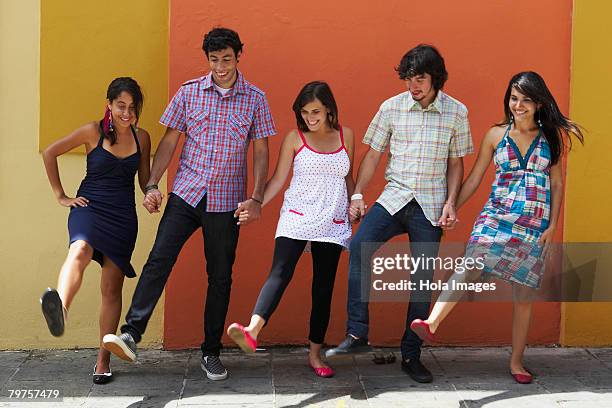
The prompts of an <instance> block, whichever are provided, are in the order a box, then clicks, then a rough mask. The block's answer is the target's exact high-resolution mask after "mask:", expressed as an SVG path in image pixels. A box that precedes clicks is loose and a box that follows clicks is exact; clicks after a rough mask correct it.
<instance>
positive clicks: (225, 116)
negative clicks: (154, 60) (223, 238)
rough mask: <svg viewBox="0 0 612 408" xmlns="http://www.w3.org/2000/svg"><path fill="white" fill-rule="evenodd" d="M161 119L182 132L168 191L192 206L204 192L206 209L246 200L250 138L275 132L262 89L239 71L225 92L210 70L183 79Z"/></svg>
mask: <svg viewBox="0 0 612 408" xmlns="http://www.w3.org/2000/svg"><path fill="white" fill-rule="evenodd" d="M160 123H161V124H162V125H164V126H167V127H169V128H172V129H176V130H179V131H181V132H183V133H184V134H185V144H184V146H183V151H182V152H181V157H180V162H179V167H178V171H177V173H176V177H175V178H174V185H173V187H172V192H173V193H174V194H176V195H178V196H179V197H181V198H182V199H183V200H185V201H186V202H187V203H188V204H189V205H191V206H192V207H196V206H197V205H198V203H199V202H200V200H202V198H203V197H204V195H207V201H206V211H210V212H226V211H232V210H235V209H236V207H237V204H238V202H240V201H244V200H245V198H246V181H247V167H246V164H247V157H246V154H247V151H248V149H249V142H250V140H251V139H253V140H255V139H260V138H264V137H269V136H272V135H274V134H276V130H275V127H274V121H273V119H272V115H271V114H270V108H269V106H268V101H267V99H266V96H265V94H264V92H263V91H261V90H259V89H258V88H257V87H255V86H254V85H252V84H250V83H249V82H247V81H246V80H245V79H244V78H243V76H242V74H241V73H240V72H238V78H237V79H236V83H235V84H234V86H233V87H232V89H231V90H230V91H229V92H228V93H227V94H226V95H225V96H222V95H221V94H220V93H219V92H218V91H217V90H216V89H215V87H214V86H213V81H212V77H211V74H210V73H209V74H208V75H206V76H203V77H201V78H198V79H194V80H191V81H187V82H185V83H184V84H183V85H182V86H181V87H180V88H179V90H178V91H177V92H176V94H175V95H174V97H173V98H172V100H171V101H170V104H169V105H168V107H167V108H166V111H165V112H164V114H163V115H162V117H161V119H160Z"/></svg>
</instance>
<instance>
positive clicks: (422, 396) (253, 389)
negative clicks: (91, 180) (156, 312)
mask: <svg viewBox="0 0 612 408" xmlns="http://www.w3.org/2000/svg"><path fill="white" fill-rule="evenodd" d="M383 351H384V353H387V354H388V353H390V352H394V353H395V355H397V356H398V357H399V354H398V352H397V350H396V349H386V350H383ZM95 355H96V350H64V351H57V350H54V351H31V352H27V351H25V352H11V351H5V352H0V407H6V406H8V407H24V406H32V407H35V408H36V407H40V408H42V407H46V406H53V407H56V406H60V407H177V406H204V407H208V408H213V407H215V406H222V407H224V408H225V407H245V408H263V407H291V408H301V407H337V408H347V407H384V408H386V407H422V408H429V407H432V408H433V407H436V408H443V407H520V408H530V407H534V408H535V407H537V408H543V407H557V408H559V407H563V408H570V407H572V408H573V407H576V408H587V407H589V408H590V407H598V408H604V407H606V408H610V407H612V349H582V348H569V349H563V348H530V349H529V350H528V352H527V357H526V365H527V367H528V368H530V369H531V370H532V371H533V372H535V373H536V374H537V377H536V380H535V382H534V383H533V384H530V385H519V384H516V383H514V381H513V380H512V379H511V377H510V375H509V374H508V368H507V362H508V357H509V350H508V349H507V348H428V349H425V351H424V353H423V361H424V363H425V364H426V365H427V366H428V367H429V368H430V369H431V371H432V372H433V374H434V376H435V380H434V382H433V383H432V384H417V383H415V382H414V381H412V380H411V379H410V378H409V377H408V376H406V375H405V374H404V373H403V372H402V371H401V370H400V365H399V359H398V361H396V362H395V363H393V364H385V365H375V364H374V363H372V361H371V355H370V354H366V355H360V356H357V357H354V358H353V357H343V358H341V359H337V360H334V361H333V364H332V365H333V367H334V368H335V369H336V371H337V375H336V376H335V377H334V378H331V379H321V378H317V377H315V376H314V374H313V373H311V371H310V369H309V368H308V367H307V365H306V361H307V360H306V352H305V349H302V348H290V349H289V348H278V349H271V350H268V351H267V352H262V353H261V354H260V353H257V354H256V355H254V356H244V355H243V354H241V353H238V352H237V351H227V352H224V354H223V355H222V358H223V361H224V362H225V364H226V366H227V367H228V369H229V371H230V378H229V379H228V380H226V381H220V382H212V381H209V380H208V379H207V378H206V376H205V375H204V373H203V372H202V370H201V369H200V361H199V360H200V353H199V350H198V351H196V350H187V351H176V352H170V351H161V350H143V351H141V352H140V354H139V362H138V363H136V364H127V363H125V362H123V361H120V360H113V362H112V366H113V371H114V373H115V381H114V382H112V383H110V384H107V385H93V384H92V379H91V370H92V368H93V364H94V362H95ZM10 390H32V391H33V392H34V391H35V390H58V392H59V394H60V395H61V396H62V400H61V402H60V401H57V400H48V402H33V401H27V400H26V401H25V402H24V400H18V399H15V398H13V399H10V398H9V393H10ZM39 392H40V391H39Z"/></svg>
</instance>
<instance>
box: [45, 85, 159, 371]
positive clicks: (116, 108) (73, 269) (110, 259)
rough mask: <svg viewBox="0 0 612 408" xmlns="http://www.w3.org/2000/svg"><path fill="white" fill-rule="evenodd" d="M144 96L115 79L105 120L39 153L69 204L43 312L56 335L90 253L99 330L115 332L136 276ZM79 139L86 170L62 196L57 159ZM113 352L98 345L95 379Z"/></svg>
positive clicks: (144, 174)
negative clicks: (58, 263)
mask: <svg viewBox="0 0 612 408" xmlns="http://www.w3.org/2000/svg"><path fill="white" fill-rule="evenodd" d="M142 103H143V96H142V92H141V90H140V87H139V86H138V83H136V81H135V80H133V79H132V78H125V77H123V78H116V79H115V80H113V81H112V82H111V84H110V85H109V87H108V91H107V107H106V113H105V115H104V119H103V120H101V121H100V122H90V123H88V124H86V125H84V126H82V127H80V128H78V129H77V130H75V131H74V132H72V133H71V134H70V135H68V136H66V137H64V138H62V139H60V140H58V141H56V142H55V143H53V144H52V145H50V146H49V147H48V148H47V149H45V151H44V152H43V154H42V156H43V160H44V163H45V169H46V171H47V176H48V178H49V183H50V184H51V188H52V189H53V192H54V194H55V197H56V198H57V201H58V202H59V204H60V205H62V206H64V207H69V208H70V215H69V216H68V231H69V234H70V247H69V250H68V256H67V257H66V261H65V262H64V264H63V266H62V268H61V270H60V273H59V278H58V284H57V290H55V289H47V290H46V291H45V293H44V294H43V296H42V298H41V303H42V310H43V315H44V317H45V320H46V321H47V325H48V326H49V330H50V332H51V334H52V335H54V336H61V335H62V334H63V333H64V320H65V319H66V316H67V312H68V310H69V309H70V305H71V303H72V300H73V299H74V296H75V295H76V293H77V291H78V290H79V287H80V286H81V281H82V279H83V272H84V270H85V268H86V267H87V265H89V263H90V262H91V260H92V259H93V260H94V261H96V262H98V263H99V264H100V265H101V266H102V276H101V284H100V287H101V292H102V304H101V308H100V334H101V336H102V335H104V334H105V333H114V332H115V331H116V330H117V325H118V324H119V318H120V314H121V290H122V288H123V279H124V277H125V276H127V277H129V278H133V277H135V276H136V274H135V272H134V268H133V267H132V265H131V264H130V259H131V256H132V251H133V250H134V245H135V243H136V235H137V233H138V220H137V218H136V205H135V200H134V177H135V175H136V173H138V181H139V185H140V188H141V189H142V190H144V188H145V185H146V182H147V180H148V179H149V171H150V167H149V157H150V151H151V142H150V138H149V134H148V133H147V132H146V131H145V130H144V129H140V128H136V123H137V121H138V116H139V115H140V111H141V109H142ZM81 145H84V146H85V149H86V151H87V174H86V176H85V178H84V179H83V181H82V182H81V186H80V187H79V190H78V191H77V194H76V197H75V198H71V197H68V196H67V195H66V193H65V192H64V189H63V188H62V183H61V181H60V176H59V170H58V165H57V157H58V156H60V155H62V154H64V153H66V152H68V151H70V150H72V149H74V148H76V147H78V146H81ZM109 365H110V353H109V352H108V351H106V350H105V349H104V348H103V347H100V351H99V353H98V360H97V363H96V367H95V369H94V382H95V383H106V382H108V381H110V379H111V378H112V377H111V376H112V374H111V371H110V367H109Z"/></svg>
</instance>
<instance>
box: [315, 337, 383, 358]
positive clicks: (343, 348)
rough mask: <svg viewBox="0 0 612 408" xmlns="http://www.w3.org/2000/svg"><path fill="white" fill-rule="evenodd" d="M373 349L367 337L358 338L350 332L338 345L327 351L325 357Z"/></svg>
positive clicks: (365, 351)
mask: <svg viewBox="0 0 612 408" xmlns="http://www.w3.org/2000/svg"><path fill="white" fill-rule="evenodd" d="M370 351H372V347H371V346H370V343H368V340H367V339H357V338H355V337H353V336H351V335H350V334H349V335H348V336H346V339H344V341H343V342H342V343H340V344H338V347H335V348H331V349H329V350H327V351H326V352H325V357H327V358H329V357H334V356H344V355H348V354H357V353H367V352H370Z"/></svg>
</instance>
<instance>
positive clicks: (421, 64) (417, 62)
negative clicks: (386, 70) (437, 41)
mask: <svg viewBox="0 0 612 408" xmlns="http://www.w3.org/2000/svg"><path fill="white" fill-rule="evenodd" d="M395 71H396V72H397V73H398V75H399V77H400V79H401V80H406V79H408V78H412V77H414V76H416V75H423V74H429V75H431V82H432V85H433V87H434V89H435V90H436V91H439V90H440V89H442V87H443V86H444V83H445V82H446V80H447V79H448V72H446V67H445V66H444V58H442V54H440V52H439V51H438V50H437V49H436V48H435V47H434V46H432V45H428V44H419V45H417V46H416V47H414V48H413V49H411V50H410V51H408V52H407V53H406V54H405V55H404V56H403V57H402V60H401V61H400V63H399V66H398V67H397V68H395Z"/></svg>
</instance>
